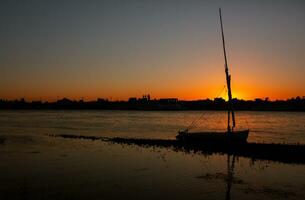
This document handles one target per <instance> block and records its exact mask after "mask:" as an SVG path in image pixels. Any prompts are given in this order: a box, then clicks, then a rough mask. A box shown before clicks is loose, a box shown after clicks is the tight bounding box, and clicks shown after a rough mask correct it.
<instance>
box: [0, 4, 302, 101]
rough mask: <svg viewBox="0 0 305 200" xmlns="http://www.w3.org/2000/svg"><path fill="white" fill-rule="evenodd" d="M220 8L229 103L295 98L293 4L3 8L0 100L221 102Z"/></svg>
mask: <svg viewBox="0 0 305 200" xmlns="http://www.w3.org/2000/svg"><path fill="white" fill-rule="evenodd" d="M219 7H221V8H222V13H223V22H224V32H225V38H226V43H227V51H228V52H227V53H228V64H229V68H230V72H231V74H232V89H233V97H237V98H239V99H254V98H265V97H269V98H270V99H272V100H274V99H288V98H291V97H296V96H301V97H302V96H304V95H305V78H304V74H305V53H304V52H305V37H304V35H305V23H304V20H305V12H304V10H305V1H302V0H292V1H288V0H287V1H286V0H279V1H271V0H266V1H263V0H254V1H241V0H235V1H234V0H233V1H224V0H219V1H200V0H190V1H186V0H177V1H170V0H169V1H161V0H155V1H149V0H142V1H140V0H138V1H135V0H131V1H116V0H114V1H78V0H74V1H72V0H62V1H38V0H32V1H31V0H29V1H9V0H4V1H1V2H0V29H1V31H0V44H1V45H0V99H20V98H25V99H27V100H43V101H55V100H57V99H62V98H64V97H66V98H69V99H76V100H77V99H82V98H83V99H85V100H95V99H97V98H108V99H112V100H128V98H129V97H141V96H142V94H150V95H151V98H152V99H153V98H178V99H182V100H183V99H184V100H194V99H206V98H210V99H213V98H215V97H218V95H219V94H220V95H219V96H220V97H223V98H224V97H225V96H226V94H225V90H223V88H224V85H225V74H224V59H223V53H222V46H221V35H220V24H219V16H218V8H219ZM222 90H223V91H222ZM221 91H222V93H221Z"/></svg>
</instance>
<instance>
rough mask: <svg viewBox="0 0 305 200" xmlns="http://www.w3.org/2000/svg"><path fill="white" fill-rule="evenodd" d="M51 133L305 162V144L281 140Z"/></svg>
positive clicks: (263, 158)
mask: <svg viewBox="0 0 305 200" xmlns="http://www.w3.org/2000/svg"><path fill="white" fill-rule="evenodd" d="M49 136H50V137H61V138H67V139H85V140H101V141H104V142H110V143H117V144H123V145H137V146H141V147H159V148H171V149H173V150H175V151H183V152H194V153H201V154H205V155H211V154H215V153H218V154H229V155H235V156H241V157H248V158H251V159H253V160H256V159H257V160H270V161H276V162H281V163H290V164H305V145H304V144H284V143H283V144H282V143H281V144H277V143H240V144H232V143H227V142H222V143H215V142H208V141H207V142H203V141H200V142H194V141H192V142H184V141H179V140H175V139H144V138H123V137H97V136H84V135H70V134H49Z"/></svg>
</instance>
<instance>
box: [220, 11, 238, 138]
mask: <svg viewBox="0 0 305 200" xmlns="http://www.w3.org/2000/svg"><path fill="white" fill-rule="evenodd" d="M219 19H220V26H221V36H222V47H223V54H224V58H225V73H226V81H227V89H228V133H231V132H232V131H233V129H234V127H235V115H234V110H233V103H232V92H231V75H230V74H229V68H228V62H227V54H226V46H225V38H224V34H223V26H222V17H221V9H220V8H219ZM230 114H232V126H231V123H230Z"/></svg>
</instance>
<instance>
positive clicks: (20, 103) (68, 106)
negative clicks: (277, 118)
mask: <svg viewBox="0 0 305 200" xmlns="http://www.w3.org/2000/svg"><path fill="white" fill-rule="evenodd" d="M233 105H234V109H235V110H237V111H301V112H305V97H303V98H300V97H296V98H291V99H287V100H275V101H270V100H269V99H268V98H266V99H255V100H240V99H233ZM227 106H228V105H227V102H226V101H225V100H224V99H222V98H215V99H213V100H211V99H205V100H193V101H185V100H178V99H177V98H168V99H154V100H150V99H147V98H139V99H137V98H130V99H129V100H128V101H109V100H107V99H97V100H96V101H83V100H79V101H77V100H70V99H67V98H63V99H61V100H58V101H56V102H42V101H32V102H28V101H26V100H25V99H20V100H3V99H0V110H145V111H187V110H190V111H191V110H194V111H195V110H213V111H218V110H219V111H225V110H227Z"/></svg>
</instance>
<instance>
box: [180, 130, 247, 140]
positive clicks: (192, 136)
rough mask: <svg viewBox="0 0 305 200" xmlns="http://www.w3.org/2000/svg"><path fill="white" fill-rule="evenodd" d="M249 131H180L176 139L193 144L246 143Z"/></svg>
mask: <svg viewBox="0 0 305 200" xmlns="http://www.w3.org/2000/svg"><path fill="white" fill-rule="evenodd" d="M248 135H249V130H239V131H232V132H193V133H192V132H187V131H179V132H178V135H177V136H176V138H177V139H178V140H181V141H191V142H233V143H246V142H247V139H248Z"/></svg>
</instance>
